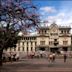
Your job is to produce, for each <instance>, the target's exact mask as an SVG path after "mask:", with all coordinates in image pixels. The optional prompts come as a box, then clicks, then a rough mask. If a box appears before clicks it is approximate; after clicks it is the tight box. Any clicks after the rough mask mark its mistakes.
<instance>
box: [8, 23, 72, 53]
mask: <svg viewBox="0 0 72 72" xmlns="http://www.w3.org/2000/svg"><path fill="white" fill-rule="evenodd" d="M70 30H71V27H69V26H58V25H57V24H55V23H53V24H51V25H50V26H47V27H40V28H39V30H38V32H37V34H35V35H23V36H22V37H21V40H19V41H18V43H17V45H16V48H12V49H8V52H9V51H13V52H20V53H24V54H28V53H31V52H36V51H46V52H47V51H48V52H59V51H70V50H71V33H70Z"/></svg>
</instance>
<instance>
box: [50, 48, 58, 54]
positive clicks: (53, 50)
mask: <svg viewBox="0 0 72 72" xmlns="http://www.w3.org/2000/svg"><path fill="white" fill-rule="evenodd" d="M50 52H53V53H55V52H56V53H59V48H50Z"/></svg>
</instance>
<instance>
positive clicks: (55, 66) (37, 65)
mask: <svg viewBox="0 0 72 72" xmlns="http://www.w3.org/2000/svg"><path fill="white" fill-rule="evenodd" d="M0 72H72V59H67V62H66V63H64V62H63V59H56V61H55V62H54V63H49V62H48V60H47V59H24V60H21V61H18V62H12V63H11V62H7V63H4V64H3V67H2V69H1V70H0Z"/></svg>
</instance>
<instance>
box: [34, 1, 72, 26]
mask: <svg viewBox="0 0 72 72" xmlns="http://www.w3.org/2000/svg"><path fill="white" fill-rule="evenodd" d="M33 3H34V4H35V5H36V6H37V7H38V12H39V13H40V16H41V20H42V21H48V22H49V23H46V25H50V24H51V23H52V22H54V21H55V22H56V23H57V24H58V25H62V26H71V27H72V25H71V24H72V1H71V0H33Z"/></svg>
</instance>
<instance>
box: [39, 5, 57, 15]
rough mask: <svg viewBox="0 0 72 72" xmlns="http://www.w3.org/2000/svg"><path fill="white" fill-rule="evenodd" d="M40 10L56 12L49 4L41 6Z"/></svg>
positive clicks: (43, 12)
mask: <svg viewBox="0 0 72 72" xmlns="http://www.w3.org/2000/svg"><path fill="white" fill-rule="evenodd" d="M40 10H41V11H42V14H45V13H56V12H57V10H56V9H55V8H54V7H50V6H45V7H41V8H40Z"/></svg>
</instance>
